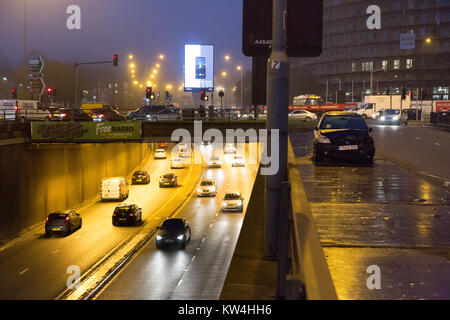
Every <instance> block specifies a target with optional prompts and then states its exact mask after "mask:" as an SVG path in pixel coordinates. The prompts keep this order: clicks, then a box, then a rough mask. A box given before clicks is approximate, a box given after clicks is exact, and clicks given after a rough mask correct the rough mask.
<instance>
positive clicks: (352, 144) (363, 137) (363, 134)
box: [313, 111, 375, 163]
mask: <svg viewBox="0 0 450 320" xmlns="http://www.w3.org/2000/svg"><path fill="white" fill-rule="evenodd" d="M371 132H372V128H370V129H369V127H368V126H367V124H366V122H365V121H364V119H363V118H362V117H361V115H359V114H357V113H353V112H342V111H341V112H337V111H336V112H327V113H324V114H323V115H322V118H321V119H320V121H319V124H318V126H317V127H316V128H315V129H314V139H313V144H314V155H313V157H314V162H316V163H319V162H322V161H323V160H325V159H340V160H350V161H358V162H366V163H371V162H372V161H373V157H374V155H375V144H374V141H373V139H372V137H371Z"/></svg>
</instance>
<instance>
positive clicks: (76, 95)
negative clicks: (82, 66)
mask: <svg viewBox="0 0 450 320" xmlns="http://www.w3.org/2000/svg"><path fill="white" fill-rule="evenodd" d="M74 109H78V63H76V62H75V107H74Z"/></svg>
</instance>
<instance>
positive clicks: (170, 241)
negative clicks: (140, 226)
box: [166, 239, 175, 243]
mask: <svg viewBox="0 0 450 320" xmlns="http://www.w3.org/2000/svg"><path fill="white" fill-rule="evenodd" d="M166 242H167V243H174V242H175V240H173V239H166Z"/></svg>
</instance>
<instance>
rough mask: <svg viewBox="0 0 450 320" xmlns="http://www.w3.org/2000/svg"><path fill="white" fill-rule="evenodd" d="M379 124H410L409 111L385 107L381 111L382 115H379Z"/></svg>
mask: <svg viewBox="0 0 450 320" xmlns="http://www.w3.org/2000/svg"><path fill="white" fill-rule="evenodd" d="M378 123H379V124H391V125H392V124H396V125H398V126H400V125H402V124H404V125H405V126H407V125H408V113H407V111H406V110H402V112H400V109H385V110H382V111H380V115H379V116H378Z"/></svg>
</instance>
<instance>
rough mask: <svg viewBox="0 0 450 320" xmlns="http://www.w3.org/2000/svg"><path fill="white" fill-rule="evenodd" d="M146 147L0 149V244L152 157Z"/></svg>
mask: <svg viewBox="0 0 450 320" xmlns="http://www.w3.org/2000/svg"><path fill="white" fill-rule="evenodd" d="M149 148H150V145H149V144H146V143H142V144H141V143H109V144H78V145H77V144H26V143H24V144H13V145H7V146H0V240H2V239H5V238H7V237H10V236H12V235H15V234H17V233H18V232H19V231H20V230H21V229H23V228H25V227H28V226H31V225H33V224H35V223H38V222H41V221H42V222H44V220H45V218H46V216H47V215H48V213H50V212H52V211H55V210H64V209H67V208H70V207H73V206H76V205H78V204H80V203H82V202H83V201H85V200H86V199H88V198H91V197H94V196H96V195H98V194H99V192H100V185H101V179H102V178H106V177H111V176H128V175H129V174H131V173H132V170H133V169H134V168H136V167H137V166H138V165H139V164H140V163H141V162H142V161H143V160H144V159H146V158H147V157H148V156H149V155H150V149H149Z"/></svg>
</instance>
